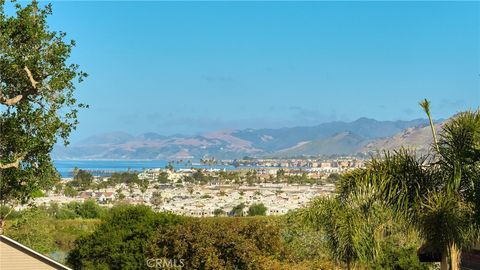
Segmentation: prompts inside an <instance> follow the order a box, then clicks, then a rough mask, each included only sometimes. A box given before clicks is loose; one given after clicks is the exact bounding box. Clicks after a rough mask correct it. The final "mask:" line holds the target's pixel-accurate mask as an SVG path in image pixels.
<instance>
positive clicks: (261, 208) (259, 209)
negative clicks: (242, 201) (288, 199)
mask: <svg viewBox="0 0 480 270" xmlns="http://www.w3.org/2000/svg"><path fill="white" fill-rule="evenodd" d="M266 214H267V207H265V205H263V203H260V204H252V205H251V206H250V207H249V208H248V215H249V216H265V215H266Z"/></svg>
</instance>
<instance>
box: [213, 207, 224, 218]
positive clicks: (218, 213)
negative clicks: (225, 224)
mask: <svg viewBox="0 0 480 270" xmlns="http://www.w3.org/2000/svg"><path fill="white" fill-rule="evenodd" d="M225 214H226V213H225V211H223V209H220V208H217V209H215V210H213V215H214V216H216V217H218V216H224V215H225Z"/></svg>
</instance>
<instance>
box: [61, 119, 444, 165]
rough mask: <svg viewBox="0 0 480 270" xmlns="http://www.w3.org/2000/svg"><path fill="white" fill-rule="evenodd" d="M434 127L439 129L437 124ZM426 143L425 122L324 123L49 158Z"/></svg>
mask: <svg viewBox="0 0 480 270" xmlns="http://www.w3.org/2000/svg"><path fill="white" fill-rule="evenodd" d="M438 122H440V125H441V121H438ZM430 140H431V134H430V127H429V126H428V120H426V119H415V120H410V121H401V120H399V121H377V120H375V119H369V118H359V119H357V120H355V121H352V122H342V121H335V122H328V123H323V124H319V125H316V126H309V127H290V128H278V129H243V130H221V131H215V132H210V133H205V134H201V135H195V136H186V135H171V136H163V135H160V134H157V133H154V132H149V133H144V134H140V135H132V134H129V133H125V132H111V133H104V134H97V135H94V136H91V137H89V138H86V139H85V140H82V141H80V142H78V143H76V144H73V145H70V146H68V147H67V148H65V147H63V146H56V147H55V149H54V151H53V157H54V158H55V159H160V160H172V159H189V158H195V159H198V158H206V157H215V158H217V159H235V158H241V157H244V156H250V157H294V156H329V155H353V154H367V153H369V152H374V151H377V150H382V149H395V148H398V147H400V146H406V147H413V148H416V149H419V150H424V149H426V148H427V147H428V145H429V143H430Z"/></svg>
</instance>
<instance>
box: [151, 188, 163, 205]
mask: <svg viewBox="0 0 480 270" xmlns="http://www.w3.org/2000/svg"><path fill="white" fill-rule="evenodd" d="M150 203H151V204H152V205H153V206H155V207H159V206H160V205H162V203H163V198H162V193H161V192H158V191H155V192H153V193H152V197H151V198H150Z"/></svg>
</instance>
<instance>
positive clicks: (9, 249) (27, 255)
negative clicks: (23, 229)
mask: <svg viewBox="0 0 480 270" xmlns="http://www.w3.org/2000/svg"><path fill="white" fill-rule="evenodd" d="M0 269H2V270H50V269H59V270H65V269H70V268H68V267H66V266H64V265H62V264H60V263H58V262H56V261H54V260H52V259H50V258H48V257H47V256H45V255H42V254H40V253H38V252H36V251H35V250H32V249H30V248H28V247H26V246H24V245H22V244H20V243H18V242H17V241H15V240H13V239H10V238H8V237H6V236H5V235H0ZM70 270H71V269H70Z"/></svg>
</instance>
